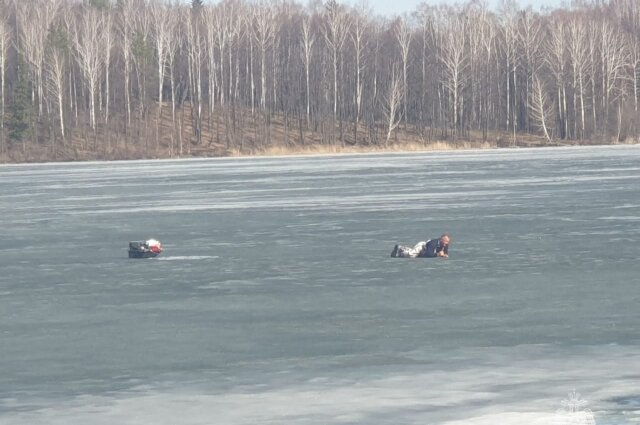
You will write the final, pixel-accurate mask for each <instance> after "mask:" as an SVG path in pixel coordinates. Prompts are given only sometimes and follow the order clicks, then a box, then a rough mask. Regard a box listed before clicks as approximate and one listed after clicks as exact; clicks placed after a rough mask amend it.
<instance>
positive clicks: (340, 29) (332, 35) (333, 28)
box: [324, 0, 350, 122]
mask: <svg viewBox="0 0 640 425" xmlns="http://www.w3.org/2000/svg"><path fill="white" fill-rule="evenodd" d="M349 27H350V22H349V17H348V15H347V14H346V12H345V11H344V9H343V8H342V7H340V6H339V5H338V3H337V2H336V1H335V0H329V2H328V3H327V5H326V10H325V22H324V38H325V42H326V44H327V47H328V48H329V51H330V54H331V64H332V67H333V120H334V122H335V121H336V120H337V117H338V98H339V91H338V86H339V78H338V64H339V59H340V55H341V54H342V48H343V47H344V43H345V40H346V38H347V36H348V35H349Z"/></svg>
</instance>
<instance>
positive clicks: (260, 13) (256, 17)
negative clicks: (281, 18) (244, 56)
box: [252, 3, 275, 111]
mask: <svg viewBox="0 0 640 425" xmlns="http://www.w3.org/2000/svg"><path fill="white" fill-rule="evenodd" d="M252 10H253V36H254V38H255V40H256V43H257V44H258V48H259V49H260V107H261V108H262V109H263V111H264V110H266V109H267V72H266V61H267V49H268V48H269V47H270V46H271V45H272V43H273V41H274V39H275V12H274V10H273V9H271V8H269V7H268V6H267V5H266V4H264V3H260V4H258V5H256V6H255V7H254V8H253V9H252Z"/></svg>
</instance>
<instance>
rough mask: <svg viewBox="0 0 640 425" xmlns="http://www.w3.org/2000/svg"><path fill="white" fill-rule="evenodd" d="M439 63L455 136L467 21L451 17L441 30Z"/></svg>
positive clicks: (458, 128)
mask: <svg viewBox="0 0 640 425" xmlns="http://www.w3.org/2000/svg"><path fill="white" fill-rule="evenodd" d="M442 30H443V31H444V34H445V36H444V37H443V38H442V44H441V50H440V61H441V64H442V72H443V80H442V84H443V85H444V86H445V87H446V88H447V90H448V92H449V94H450V96H451V102H450V106H451V111H452V112H451V124H452V129H453V131H454V132H455V134H458V131H459V130H460V98H461V96H460V93H461V90H462V88H463V86H464V84H465V80H464V71H465V69H466V67H467V57H466V54H465V53H466V52H465V41H466V40H465V34H466V31H467V21H466V20H465V19H463V18H460V17H458V16H451V17H449V19H448V20H447V21H446V22H445V23H444V27H443V28H442Z"/></svg>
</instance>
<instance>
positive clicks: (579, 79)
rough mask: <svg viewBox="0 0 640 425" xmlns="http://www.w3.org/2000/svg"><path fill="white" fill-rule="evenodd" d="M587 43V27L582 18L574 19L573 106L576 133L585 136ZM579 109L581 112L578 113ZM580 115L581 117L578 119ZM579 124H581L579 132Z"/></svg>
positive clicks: (571, 41) (571, 30)
mask: <svg viewBox="0 0 640 425" xmlns="http://www.w3.org/2000/svg"><path fill="white" fill-rule="evenodd" d="M588 47H589V46H588V44H587V28H586V26H585V25H584V22H583V21H582V20H578V19H572V20H571V21H570V22H569V55H570V57H571V67H572V71H573V108H574V123H573V124H574V134H575V135H576V136H577V137H580V138H583V137H584V135H585V127H586V126H585V104H584V92H585V88H584V84H585V81H584V80H585V75H586V73H587V66H588V64H589V63H588V59H589V51H588ZM578 102H579V103H580V106H579V107H578ZM578 111H579V114H578ZM578 116H579V117H580V119H578ZM578 125H580V127H579V129H580V131H579V134H578Z"/></svg>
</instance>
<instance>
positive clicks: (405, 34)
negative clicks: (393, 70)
mask: <svg viewBox="0 0 640 425" xmlns="http://www.w3.org/2000/svg"><path fill="white" fill-rule="evenodd" d="M394 34H395V36H396V40H397V41H398V45H399V47H400V58H401V59H402V88H403V89H404V90H403V93H402V108H403V116H404V120H405V127H406V125H407V118H408V114H407V103H408V97H409V96H408V92H407V90H408V87H409V82H408V79H409V78H408V68H409V49H410V48H411V36H412V29H411V27H410V26H409V24H408V23H407V18H406V17H405V18H400V20H399V21H398V23H397V25H396V26H395V30H394Z"/></svg>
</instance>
